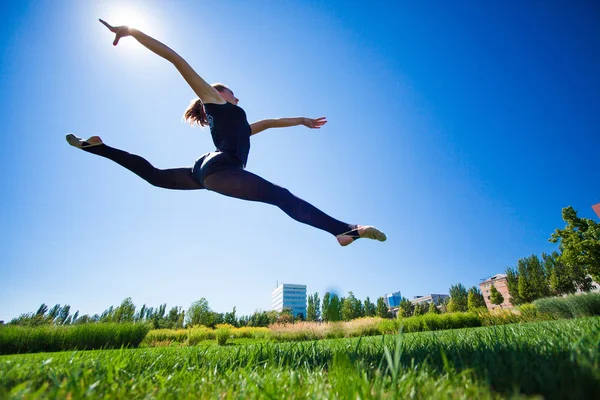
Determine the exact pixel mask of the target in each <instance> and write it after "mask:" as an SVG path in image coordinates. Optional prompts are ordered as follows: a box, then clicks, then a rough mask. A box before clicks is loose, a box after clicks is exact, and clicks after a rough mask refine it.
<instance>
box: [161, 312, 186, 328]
mask: <svg viewBox="0 0 600 400" xmlns="http://www.w3.org/2000/svg"><path fill="white" fill-rule="evenodd" d="M183 312H184V311H182V310H181V307H173V308H171V309H170V310H169V313H168V314H167V321H166V324H165V328H168V329H181V328H183V318H181V317H180V315H181V314H182V313H183ZM180 321H181V325H180Z"/></svg>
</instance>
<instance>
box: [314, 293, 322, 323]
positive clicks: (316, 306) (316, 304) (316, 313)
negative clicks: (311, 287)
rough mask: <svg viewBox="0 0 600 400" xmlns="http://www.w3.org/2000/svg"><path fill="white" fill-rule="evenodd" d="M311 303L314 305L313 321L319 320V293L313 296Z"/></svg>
mask: <svg viewBox="0 0 600 400" xmlns="http://www.w3.org/2000/svg"><path fill="white" fill-rule="evenodd" d="M313 303H314V304H315V321H320V320H321V300H320V299H319V293H317V292H315V294H313Z"/></svg>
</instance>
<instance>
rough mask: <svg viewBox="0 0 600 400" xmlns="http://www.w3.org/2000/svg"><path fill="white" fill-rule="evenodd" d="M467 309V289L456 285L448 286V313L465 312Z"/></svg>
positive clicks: (460, 284) (459, 284)
mask: <svg viewBox="0 0 600 400" xmlns="http://www.w3.org/2000/svg"><path fill="white" fill-rule="evenodd" d="M468 309H469V294H468V293H467V289H466V288H465V287H464V286H463V285H462V283H458V284H456V285H452V286H450V302H449V303H448V311H449V312H457V311H463V312H464V311H467V310H468Z"/></svg>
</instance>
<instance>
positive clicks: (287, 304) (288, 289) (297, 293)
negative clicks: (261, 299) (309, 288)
mask: <svg viewBox="0 0 600 400" xmlns="http://www.w3.org/2000/svg"><path fill="white" fill-rule="evenodd" d="M271 300H272V306H273V310H275V311H279V312H281V311H283V309H284V308H291V309H292V314H293V315H294V316H297V315H298V314H302V316H303V317H304V318H306V285H295V284H291V283H282V284H281V285H279V286H277V288H275V289H274V290H273V292H272V294H271Z"/></svg>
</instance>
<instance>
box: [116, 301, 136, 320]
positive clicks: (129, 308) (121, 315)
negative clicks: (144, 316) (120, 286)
mask: <svg viewBox="0 0 600 400" xmlns="http://www.w3.org/2000/svg"><path fill="white" fill-rule="evenodd" d="M134 316H135V305H134V304H133V301H131V297H127V298H126V299H124V300H123V301H122V302H121V305H120V306H118V307H117V308H115V309H114V311H113V313H112V318H111V322H117V323H123V322H133V317H134Z"/></svg>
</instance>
